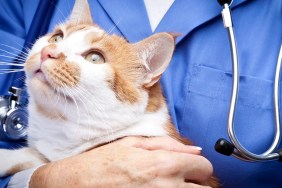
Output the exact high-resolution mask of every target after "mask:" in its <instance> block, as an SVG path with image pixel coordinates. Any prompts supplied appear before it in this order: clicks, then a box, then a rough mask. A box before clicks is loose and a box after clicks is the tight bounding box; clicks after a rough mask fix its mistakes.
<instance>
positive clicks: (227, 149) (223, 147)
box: [214, 138, 235, 156]
mask: <svg viewBox="0 0 282 188" xmlns="http://www.w3.org/2000/svg"><path fill="white" fill-rule="evenodd" d="M214 149H215V150H216V151H217V152H218V153H221V154H223V155H227V156H230V155H232V153H233V152H234V149H235V147H234V145H233V144H231V143H230V142H229V141H228V140H226V139H224V138H220V139H218V140H217V142H216V143H215V145H214Z"/></svg>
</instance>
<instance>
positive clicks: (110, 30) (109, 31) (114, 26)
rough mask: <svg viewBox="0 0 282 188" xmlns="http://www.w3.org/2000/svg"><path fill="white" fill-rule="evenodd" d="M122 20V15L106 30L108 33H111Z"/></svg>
mask: <svg viewBox="0 0 282 188" xmlns="http://www.w3.org/2000/svg"><path fill="white" fill-rule="evenodd" d="M122 20H123V16H122V17H121V18H120V19H119V20H118V21H117V23H115V24H114V25H113V27H112V28H110V29H109V30H108V31H106V32H107V33H108V34H109V35H111V34H112V32H113V31H114V29H115V28H117V26H118V24H119V23H120V22H121V21H122Z"/></svg>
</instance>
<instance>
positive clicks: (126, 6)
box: [98, 0, 247, 43]
mask: <svg viewBox="0 0 282 188" xmlns="http://www.w3.org/2000/svg"><path fill="white" fill-rule="evenodd" d="M98 1H99V3H100V4H101V6H102V7H103V8H104V10H105V11H106V12H107V14H108V15H109V17H110V18H111V19H112V21H113V22H114V23H115V25H116V27H117V28H119V30H120V31H121V33H122V34H123V35H124V36H125V37H126V38H127V40H128V41H130V42H137V41H140V40H142V39H144V38H146V37H148V36H150V35H151V34H153V33H158V32H174V33H180V34H181V36H180V37H178V38H177V43H178V42H180V41H181V40H182V39H183V38H184V37H185V36H186V35H187V34H189V33H190V32H191V31H192V30H194V29H195V28H197V27H198V26H200V25H202V24H203V23H206V22H207V21H209V20H211V19H213V18H214V17H216V16H220V14H221V10H222V8H221V7H220V6H219V4H218V3H217V1H216V0H213V1H211V0H175V1H174V3H173V4H172V6H171V7H170V9H169V10H168V12H167V13H166V14H165V16H164V17H163V19H162V20H161V22H160V23H159V25H158V26H157V28H156V30H155V31H154V32H152V31H151V26H150V23H149V19H148V15H147V11H146V7H145V4H144V2H143V0H134V1H133V0H122V1H120V0H111V1H109V0H98ZM245 1H247V0H234V2H233V4H232V8H234V7H236V6H238V5H239V4H241V3H243V2H245ZM131 15H134V16H131Z"/></svg>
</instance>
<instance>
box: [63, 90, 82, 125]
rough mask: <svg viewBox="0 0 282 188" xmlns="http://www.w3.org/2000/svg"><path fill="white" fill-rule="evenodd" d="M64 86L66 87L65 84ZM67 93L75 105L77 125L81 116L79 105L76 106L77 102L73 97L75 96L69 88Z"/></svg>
mask: <svg viewBox="0 0 282 188" xmlns="http://www.w3.org/2000/svg"><path fill="white" fill-rule="evenodd" d="M64 88H65V89H67V88H66V86H65V85H64ZM67 93H68V95H69V96H70V97H71V99H72V100H73V102H74V103H75V106H76V113H77V117H78V119H77V124H78V125H79V124H80V118H81V114H80V110H79V106H78V104H77V101H76V99H75V97H74V95H73V93H72V91H71V90H70V89H68V90H67Z"/></svg>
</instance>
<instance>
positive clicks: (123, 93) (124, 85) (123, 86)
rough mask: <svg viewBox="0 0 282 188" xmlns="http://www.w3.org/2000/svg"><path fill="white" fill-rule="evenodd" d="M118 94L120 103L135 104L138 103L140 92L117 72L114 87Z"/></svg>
mask: <svg viewBox="0 0 282 188" xmlns="http://www.w3.org/2000/svg"><path fill="white" fill-rule="evenodd" d="M112 88H113V89H114V91H115V93H116V97H117V98H118V99H119V100H120V101H126V102H129V103H135V102H137V101H138V97H139V95H138V92H137V90H136V88H135V87H134V86H133V85H132V84H131V83H130V82H127V81H126V80H124V79H123V78H122V77H121V76H120V75H119V74H118V73H117V72H116V73H115V78H114V82H113V87H112Z"/></svg>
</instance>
